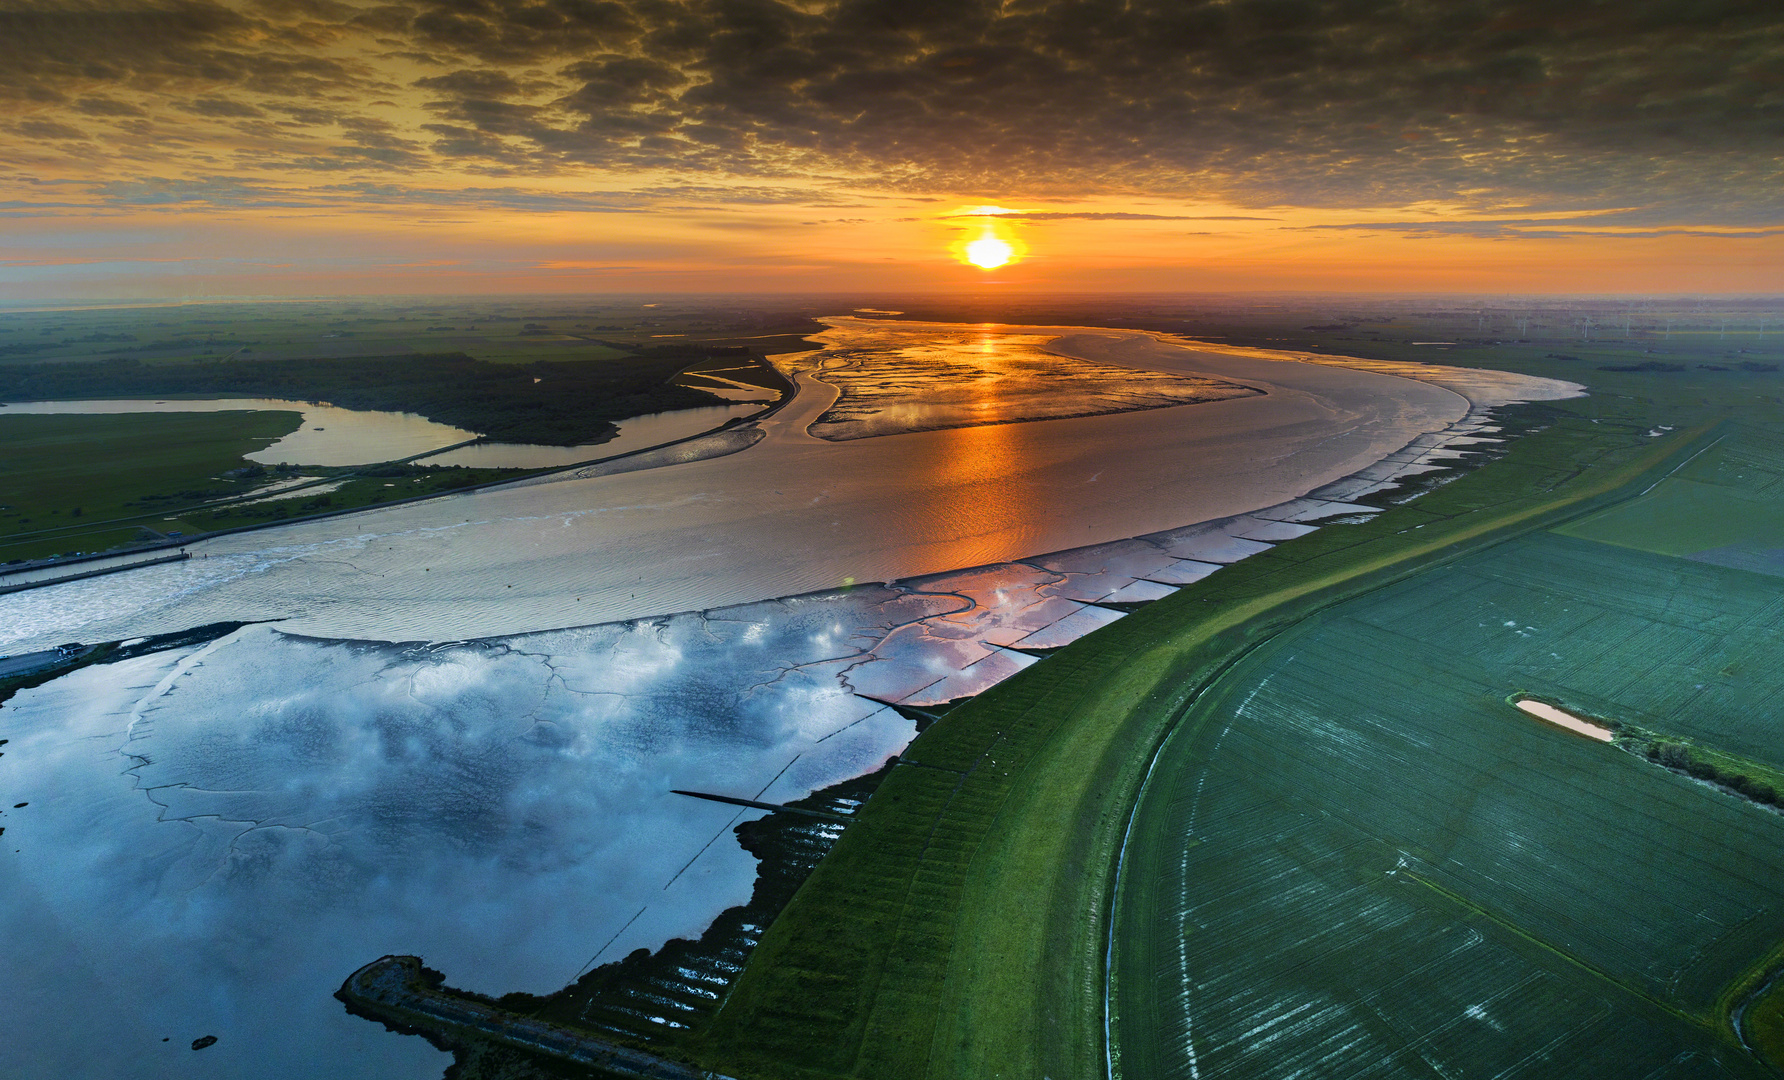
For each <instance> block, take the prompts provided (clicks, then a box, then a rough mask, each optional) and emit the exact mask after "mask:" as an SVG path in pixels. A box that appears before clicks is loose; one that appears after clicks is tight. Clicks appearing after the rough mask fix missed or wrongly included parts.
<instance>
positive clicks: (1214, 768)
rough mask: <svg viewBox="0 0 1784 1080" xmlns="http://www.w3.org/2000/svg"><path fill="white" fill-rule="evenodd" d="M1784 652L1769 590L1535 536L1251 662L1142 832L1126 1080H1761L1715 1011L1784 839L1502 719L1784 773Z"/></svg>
mask: <svg viewBox="0 0 1784 1080" xmlns="http://www.w3.org/2000/svg"><path fill="white" fill-rule="evenodd" d="M1781 623H1784V605H1780V603H1779V597H1778V590H1777V587H1776V582H1775V581H1772V580H1768V579H1766V578H1763V577H1759V576H1758V575H1754V574H1749V573H1745V572H1742V571H1738V570H1727V569H1723V568H1720V567H1708V566H1702V565H1697V564H1692V563H1682V562H1680V561H1678V560H1668V559H1662V558H1657V557H1654V556H1650V555H1646V554H1644V553H1639V552H1634V551H1630V550H1628V549H1623V548H1618V547H1613V546H1610V545H1605V544H1596V543H1589V542H1584V541H1578V540H1573V539H1569V538H1563V537H1557V536H1554V535H1553V534H1543V533H1539V534H1536V535H1533V536H1530V537H1526V538H1521V539H1518V540H1514V541H1511V542H1508V543H1505V544H1502V545H1499V546H1497V547H1494V548H1492V549H1490V550H1487V551H1484V552H1481V553H1479V554H1476V555H1473V556H1471V557H1469V558H1467V559H1464V560H1462V561H1460V562H1457V563H1453V564H1450V565H1448V566H1445V567H1441V568H1438V569H1434V570H1432V571H1429V572H1427V573H1425V574H1423V575H1420V576H1418V577H1416V578H1414V579H1412V580H1409V581H1406V582H1403V583H1400V584H1397V585H1394V586H1392V587H1389V588H1386V589H1383V590H1380V591H1377V592H1375V593H1371V594H1369V595H1367V596H1365V597H1362V598H1359V599H1357V600H1353V601H1351V602H1349V603H1346V604H1344V605H1341V606H1338V607H1336V608H1333V609H1330V610H1328V611H1326V612H1323V613H1321V614H1319V615H1316V616H1314V617H1313V618H1310V619H1308V620H1305V621H1303V622H1301V623H1300V624H1298V625H1297V626H1295V627H1294V628H1293V629H1292V630H1289V631H1287V632H1285V633H1283V634H1281V635H1279V636H1277V637H1276V638H1274V639H1273V640H1272V641H1270V642H1269V643H1268V644H1267V645H1265V646H1263V647H1261V648H1259V649H1257V650H1254V651H1253V652H1252V653H1251V654H1250V655H1249V656H1247V658H1246V659H1245V661H1244V662H1243V663H1242V664H1240V665H1238V666H1237V667H1235V668H1234V669H1233V670H1231V671H1230V672H1229V673H1227V674H1226V675H1225V676H1224V677H1223V678H1222V679H1221V680H1220V681H1219V682H1218V683H1217V684H1216V685H1215V686H1214V687H1213V688H1211V689H1210V691H1208V692H1205V693H1204V694H1203V695H1201V697H1199V698H1198V700H1197V702H1196V703H1195V705H1194V706H1193V708H1192V709H1191V710H1190V711H1189V712H1188V714H1187V715H1186V716H1185V718H1184V721H1183V724H1182V726H1181V727H1180V728H1179V729H1178V732H1177V734H1176V735H1174V736H1173V737H1172V739H1171V740H1170V741H1169V742H1168V743H1167V744H1166V746H1165V748H1164V750H1163V752H1162V753H1161V755H1160V758H1159V761H1158V766H1157V769H1156V771H1155V772H1154V776H1153V780H1152V784H1151V786H1150V787H1149V788H1148V790H1147V792H1146V795H1145V797H1144V799H1143V800H1142V802H1141V804H1140V811H1139V813H1138V815H1137V816H1136V819H1135V821H1134V827H1133V834H1132V840H1131V842H1130V846H1129V849H1128V859H1129V862H1128V867H1127V871H1126V874H1127V876H1126V880H1127V881H1128V882H1130V883H1131V888H1127V889H1124V891H1123V893H1122V895H1121V900H1120V910H1119V914H1118V916H1117V925H1116V933H1115V940H1116V941H1117V942H1118V947H1117V950H1116V953H1115V960H1116V983H1115V985H1116V987H1117V990H1118V993H1117V997H1116V1000H1117V1002H1118V1006H1119V1011H1118V1013H1117V1016H1118V1020H1117V1027H1116V1034H1117V1041H1116V1045H1117V1048H1118V1052H1119V1055H1120V1060H1121V1074H1122V1075H1126V1076H1135V1077H1139V1076H1145V1077H1154V1076H1159V1077H1162V1076H1177V1075H1190V1074H1191V1073H1192V1072H1193V1073H1196V1074H1199V1075H1202V1076H1210V1077H1212V1076H1255V1075H1264V1074H1267V1073H1272V1072H1277V1071H1293V1069H1294V1068H1295V1067H1304V1068H1307V1069H1309V1070H1312V1071H1313V1072H1315V1073H1316V1074H1317V1075H1320V1076H1334V1077H1335V1076H1362V1075H1377V1074H1382V1075H1386V1074H1393V1075H1490V1076H1519V1075H1529V1076H1548V1075H1555V1074H1556V1073H1557V1072H1558V1071H1564V1072H1566V1073H1568V1074H1570V1075H1611V1074H1620V1075H1647V1074H1648V1073H1650V1072H1652V1071H1654V1070H1658V1069H1660V1068H1662V1067H1663V1066H1667V1065H1668V1064H1669V1063H1670V1065H1671V1068H1672V1070H1673V1071H1671V1072H1669V1073H1668V1075H1704V1076H1714V1075H1764V1070H1762V1069H1759V1068H1757V1067H1756V1066H1755V1064H1754V1062H1753V1061H1752V1060H1751V1059H1750V1058H1748V1057H1747V1056H1746V1055H1745V1054H1744V1053H1743V1052H1742V1051H1741V1050H1740V1049H1739V1048H1738V1046H1736V1045H1735V1044H1734V1042H1733V1040H1732V1038H1731V1037H1730V1035H1729V1033H1728V1032H1727V1018H1726V1013H1727V1011H1728V1008H1729V1007H1730V1006H1731V1005H1732V1001H1731V1000H1730V999H1731V997H1732V995H1733V994H1734V993H1735V992H1736V991H1737V990H1739V989H1740V988H1741V987H1742V986H1743V985H1745V984H1747V983H1750V982H1751V981H1752V979H1753V978H1755V977H1756V976H1757V975H1759V974H1761V973H1762V970H1763V966H1764V963H1763V962H1764V960H1765V959H1766V958H1767V957H1768V956H1770V955H1771V954H1772V953H1773V952H1774V950H1775V949H1776V947H1777V946H1778V944H1779V942H1780V940H1784V923H1781V922H1780V919H1779V917H1778V916H1777V914H1776V913H1775V911H1774V910H1773V908H1774V906H1775V903H1776V896H1775V883H1776V882H1777V881H1778V880H1780V879H1781V878H1784V816H1780V815H1779V814H1777V813H1775V812H1773V811H1770V810H1767V809H1762V808H1760V807H1757V806H1755V805H1753V804H1751V803H1748V802H1746V801H1744V800H1741V799H1739V798H1737V797H1734V796H1732V795H1728V794H1724V793H1721V792H1716V791H1712V790H1710V789H1708V788H1706V787H1705V786H1704V785H1701V784H1698V783H1696V782H1694V781H1693V780H1691V779H1689V778H1687V777H1684V776H1680V775H1677V774H1675V773H1673V772H1669V771H1667V770H1664V769H1660V768H1657V767H1655V766H1653V765H1651V764H1649V763H1647V762H1645V761H1644V760H1642V759H1640V758H1637V757H1635V756H1633V755H1630V754H1626V753H1621V752H1619V751H1617V750H1616V749H1614V748H1612V747H1609V746H1606V745H1604V744H1600V743H1594V742H1591V741H1589V740H1586V739H1583V738H1579V737H1577V736H1573V735H1570V734H1567V733H1565V732H1562V731H1559V730H1556V729H1553V728H1550V727H1548V726H1546V725H1542V724H1537V723H1532V722H1530V721H1528V720H1527V719H1526V718H1524V717H1523V716H1522V715H1521V714H1519V713H1517V712H1515V711H1514V710H1513V709H1512V708H1511V706H1510V705H1509V704H1508V703H1507V701H1506V700H1505V699H1506V696H1507V695H1508V693H1510V692H1511V691H1514V690H1520V689H1522V690H1533V691H1537V692H1540V693H1542V694H1544V695H1547V696H1550V697H1553V698H1558V699H1561V700H1566V701H1570V702H1574V703H1578V704H1579V705H1582V706H1584V707H1587V708H1589V709H1590V710H1591V711H1593V712H1595V713H1597V714H1599V715H1608V716H1613V717H1616V716H1621V717H1625V718H1628V719H1629V720H1631V721H1636V722H1639V723H1640V724H1642V725H1643V726H1644V727H1647V728H1649V729H1652V730H1658V731H1662V732H1668V733H1672V734H1680V735H1687V736H1690V737H1692V738H1693V739H1696V740H1700V741H1702V742H1704V743H1706V744H1710V745H1716V746H1728V747H1736V746H1738V747H1740V748H1741V749H1743V750H1744V751H1746V752H1748V753H1753V754H1755V755H1758V754H1764V755H1766V756H1768V757H1771V758H1773V759H1775V758H1776V754H1777V751H1776V747H1777V746H1778V743H1779V739H1778V735H1779V722H1778V720H1777V719H1776V717H1775V715H1773V714H1772V713H1771V710H1770V709H1769V708H1768V707H1767V706H1766V704H1765V702H1766V700H1767V699H1768V698H1769V696H1770V693H1771V692H1772V689H1773V688H1775V686H1776V685H1777V681H1776V676H1777V673H1778V670H1779V668H1778V665H1780V664H1784V647H1780V641H1779V639H1778V637H1777V633H1776V632H1777V630H1778V629H1779V627H1780V625H1781ZM1731 658H1733V659H1732V662H1730V659H1731ZM1730 669H1732V671H1733V673H1728V672H1729V671H1730ZM1509 1032H1515V1033H1516V1038H1515V1040H1507V1038H1506V1037H1505V1035H1506V1033H1509Z"/></svg>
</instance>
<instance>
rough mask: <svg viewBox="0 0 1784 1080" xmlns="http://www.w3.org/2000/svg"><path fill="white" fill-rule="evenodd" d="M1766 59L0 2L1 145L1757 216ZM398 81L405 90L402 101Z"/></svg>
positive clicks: (1722, 218)
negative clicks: (190, 132) (99, 123)
mask: <svg viewBox="0 0 1784 1080" xmlns="http://www.w3.org/2000/svg"><path fill="white" fill-rule="evenodd" d="M1781 57H1784V12H1780V11H1779V10H1778V9H1777V7H1776V5H1775V4H1768V3H1764V2H1761V0H1725V2H1721V3H1715V4H1708V3H1703V2H1701V0H1629V2H1627V3H1624V4H1619V5H1608V4H1590V5H1565V6H1559V5H1553V4H1538V3H1535V2H1534V0H1221V2H1215V0H1132V2H1127V3H1114V2H1104V0H1028V2H1024V3H1003V2H994V0H835V2H833V3H829V4H826V5H809V4H802V3H794V2H791V0H684V2H678V3H667V2H664V0H414V2H413V3H410V4H383V5H378V6H367V7H359V6H355V5H350V4H346V3H339V2H336V0H256V2H255V3H253V4H252V5H251V6H242V7H239V8H235V7H225V6H223V5H221V4H219V3H215V2H211V0H80V2H62V0H26V3H25V4H24V5H22V6H14V7H10V8H8V9H6V10H5V11H0V99H4V100H9V101H13V102H16V103H18V111H17V115H18V120H17V121H16V123H15V127H14V128H13V129H12V130H13V131H14V132H15V133H16V134H17V135H18V136H19V137H23V138H28V139H35V140H39V141H42V140H45V139H48V140H51V141H53V140H55V139H69V138H73V137H74V136H70V135H66V134H63V135H46V134H41V133H43V132H50V131H63V130H68V131H80V132H86V133H87V134H89V135H92V136H94V137H95V138H112V137H117V136H116V135H115V132H114V131H113V129H110V128H107V129H103V130H102V129H101V128H99V127H96V126H95V125H94V119H95V118H96V117H113V116H135V115H137V114H136V113H131V112H128V111H127V110H130V109H137V110H141V111H142V112H144V113H153V114H155V115H165V112H164V108H163V107H165V109H172V110H178V111H180V112H183V113H185V114H187V115H188V116H191V117H193V119H192V120H191V121H189V122H190V123H192V124H198V125H202V124H203V123H204V122H205V121H208V120H215V121H218V123H217V124H215V125H213V126H212V128H201V130H200V132H199V134H201V135H202V138H197V137H196V136H195V137H194V140H193V143H192V144H191V145H189V146H186V147H182V146H179V145H174V144H168V145H160V144H158V143H157V144H150V143H148V142H145V141H143V140H140V139H139V140H138V142H137V143H136V144H133V146H132V147H131V149H132V152H133V153H135V154H139V155H149V156H151V157H152V156H154V155H160V158H161V159H163V160H166V161H168V162H170V163H173V164H175V165H180V166H182V167H185V168H189V169H190V170H191V171H192V172H193V173H195V174H196V173H197V172H199V171H200V170H207V169H214V161H215V160H217V158H218V155H219V149H218V147H219V145H221V147H222V150H221V153H222V154H223V155H224V158H225V159H227V156H228V155H231V154H237V153H240V154H246V155H249V156H260V157H264V159H265V160H267V162H268V167H269V168H280V169H285V170H287V171H289V170H293V169H299V170H301V169H303V168H308V167H312V166H314V167H315V168H318V169H324V170H328V171H335V172H338V171H341V170H349V171H350V170H352V169H355V168H358V169H363V170H365V171H366V173H367V174H368V175H372V174H376V173H379V172H390V171H392V170H398V169H402V170H412V171H413V170H423V169H428V168H432V169H439V170H443V171H446V172H449V173H457V174H459V175H477V174H483V175H486V176H520V175H534V176H545V175H558V176H578V175H589V174H591V173H602V172H605V173H614V174H628V173H629V174H641V173H645V172H650V171H667V172H670V173H673V174H674V175H678V176H683V177H688V178H690V179H697V180H698V182H699V183H701V184H703V185H705V186H708V187H714V188H725V189H728V188H730V187H731V186H732V185H734V184H737V183H739V182H742V183H745V184H747V185H749V186H752V187H783V186H784V187H797V186H804V185H807V184H809V183H810V181H811V179H812V178H823V179H825V180H827V181H828V180H840V181H843V182H846V184H847V185H849V186H851V187H853V188H855V189H857V190H869V191H871V190H878V191H882V192H900V193H910V194H932V193H936V192H949V193H963V192H964V193H973V192H977V193H984V194H985V195H986V196H988V197H996V196H997V195H998V194H999V193H1009V192H1015V193H1022V194H1024V195H1027V196H1031V197H1035V198H1042V199H1044V198H1048V197H1063V198H1082V197H1084V196H1085V195H1087V194H1102V195H1109V196H1127V197H1131V196H1135V195H1144V194H1151V195H1158V196H1166V197H1179V198H1195V199H1226V200H1229V201H1232V202H1234V203H1236V204H1239V205H1245V206H1255V207H1272V208H1274V207H1279V206H1303V207H1306V206H1312V207H1332V208H1344V207H1357V208H1361V207H1378V206H1391V205H1410V204H1415V203H1420V202H1425V203H1438V204H1442V205H1446V206H1452V207H1465V208H1475V209H1479V210H1484V211H1490V212H1496V213H1499V214H1503V213H1504V212H1505V211H1506V210H1507V209H1509V208H1511V207H1523V208H1526V210H1527V211H1528V212H1531V213H1536V212H1545V213H1546V212H1551V211H1566V210H1585V209H1591V208H1599V207H1604V206H1616V207H1631V206H1636V207H1647V208H1650V209H1652V210H1653V212H1654V213H1656V214H1658V215H1660V217H1662V218H1664V219H1665V220H1666V221H1667V222H1668V223H1671V224H1680V223H1683V224H1721V223H1724V222H1728V221H1745V222H1747V223H1749V224H1754V225H1759V224H1763V223H1764V222H1768V221H1774V220H1778V219H1779V218H1780V217H1784V197H1780V195H1779V194H1778V192H1780V191H1784V157H1781V156H1780V155H1779V153H1778V151H1777V139H1778V133H1779V131H1780V130H1784V95H1780V93H1779V92H1778V90H1777V87H1778V86H1779V85H1780V84H1781V83H1784V59H1780V58H1781ZM418 63H423V64H425V65H426V68H424V69H422V70H429V69H431V70H432V71H433V72H434V73H433V74H428V75H426V76H425V77H420V78H417V77H416V75H417V68H416V67H415V65H416V64H418ZM399 72H400V73H401V74H400V75H399ZM380 110H385V111H383V112H380ZM266 114H272V115H277V116H281V117H286V118H288V119H289V121H291V122H293V123H295V124H297V125H300V129H298V130H294V131H293V132H292V133H291V139H292V141H293V143H294V145H295V144H298V143H302V144H303V145H302V146H301V147H300V148H294V149H291V150H289V151H288V152H286V153H284V155H283V156H280V154H279V153H276V152H275V153H271V154H268V153H267V151H266V149H265V147H264V145H263V143H261V142H254V141H253V140H256V139H265V138H268V136H264V135H262V134H258V133H255V132H251V131H244V130H238V129H236V128H234V127H232V126H231V125H232V123H233V122H234V121H240V120H251V119H254V118H257V117H259V116H262V115H266ZM399 116H400V117H403V118H404V119H403V120H402V122H401V123H400V124H398V125H396V126H393V127H387V128H382V129H377V130H375V131H374V130H373V129H372V128H369V127H367V126H365V125H366V122H367V121H369V120H372V119H375V118H376V119H382V120H384V121H386V122H389V121H390V118H392V117H399ZM27 122H29V123H33V124H38V125H51V126H39V127H35V128H31V129H29V130H27V129H26V128H25V126H24V125H25V124H26V123H27ZM183 122H185V121H183ZM355 124H357V125H359V126H353V125H355ZM54 125H60V127H55V126H54ZM213 128H214V130H213ZM304 129H307V130H304ZM32 132H39V133H40V134H32ZM206 140H208V144H207V145H199V144H200V143H205V142H206ZM230 140H237V142H238V144H239V145H231V144H230ZM343 144H345V145H343ZM3 151H4V147H3V146H0V152H3ZM169 171H177V170H174V169H171V168H170V170H169ZM748 197H749V195H748V194H747V193H746V194H745V195H744V197H743V198H744V199H745V200H746V201H747V198H748ZM727 201H732V202H736V201H739V200H738V199H727ZM1021 216H1022V217H1023V218H1024V219H1026V220H1034V221H1045V220H1065V219H1067V218H1070V219H1074V220H1192V219H1191V218H1189V217H1187V216H1185V217H1183V218H1181V219H1180V218H1178V217H1177V216H1176V215H1142V214H1128V215H1114V214H1102V216H1096V215H1095V213H1093V212H1088V211H1086V212H1076V211H1035V212H1025V213H1024V214H1023V215H1021ZM1232 219H1243V215H1235V216H1233V217H1232V218H1229V220H1232ZM1203 220H1209V219H1203Z"/></svg>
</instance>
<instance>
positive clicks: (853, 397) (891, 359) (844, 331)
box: [787, 318, 1263, 440]
mask: <svg viewBox="0 0 1784 1080" xmlns="http://www.w3.org/2000/svg"><path fill="white" fill-rule="evenodd" d="M829 326H830V328H829V330H828V331H826V332H825V333H823V334H819V335H817V336H816V340H818V341H821V342H824V345H825V347H824V349H823V351H821V352H819V353H816V354H812V356H813V360H812V366H810V367H806V366H804V365H803V364H801V363H800V361H801V360H802V359H804V358H803V357H800V356H797V355H795V356H791V357H788V358H787V359H788V361H789V362H790V363H791V364H792V365H793V366H794V368H795V370H805V371H809V372H810V373H811V374H812V375H813V376H815V377H816V378H819V379H822V380H823V381H824V382H827V383H829V384H830V385H832V386H834V387H836V388H837V391H838V397H837V400H836V403H835V404H834V405H832V406H830V408H829V409H828V410H827V411H826V412H825V413H824V415H822V416H820V417H819V418H818V419H817V422H816V423H814V424H812V425H811V429H810V430H811V433H812V434H813V435H816V436H817V437H818V438H820V439H834V440H844V439H867V438H872V437H874V436H876V435H897V434H901V433H904V432H911V431H934V430H937V429H940V428H959V427H979V426H981V425H985V424H1010V423H1018V422H1023V421H1029V420H1050V419H1058V418H1065V417H1078V416H1096V415H1100V414H1103V413H1115V412H1130V411H1133V410H1136V409H1159V408H1165V407H1169V406H1173V405H1196V404H1202V403H1205V402H1210V401H1223V400H1226V399H1228V398H1237V397H1250V396H1252V395H1255V394H1259V393H1262V392H1263V391H1262V390H1260V389H1258V388H1257V387H1253V386H1246V385H1244V384H1242V383H1237V382H1231V381H1227V380H1224V379H1211V378H1207V377H1205V376H1201V375H1195V374H1186V373H1173V372H1168V371H1157V370H1150V369H1148V368H1144V367H1138V368H1136V367H1128V366H1125V365H1119V364H1111V363H1105V362H1100V361H1095V360H1087V359H1084V358H1082V357H1078V356H1073V355H1070V354H1067V353H1063V352H1060V351H1057V350H1052V349H1048V348H1046V345H1047V343H1048V342H1049V341H1051V340H1052V339H1053V338H1054V337H1056V336H1057V335H1054V334H1048V333H1032V332H1030V333H1023V332H1020V331H1017V330H1012V329H1010V328H1005V327H1000V326H982V327H979V326H942V325H936V324H930V325H929V326H927V327H926V332H925V333H923V334H921V335H916V334H908V333H907V334H903V335H896V336H894V335H889V334H888V333H887V331H886V328H885V324H884V323H877V322H874V321H872V320H866V319H854V318H839V319H833V320H829Z"/></svg>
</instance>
